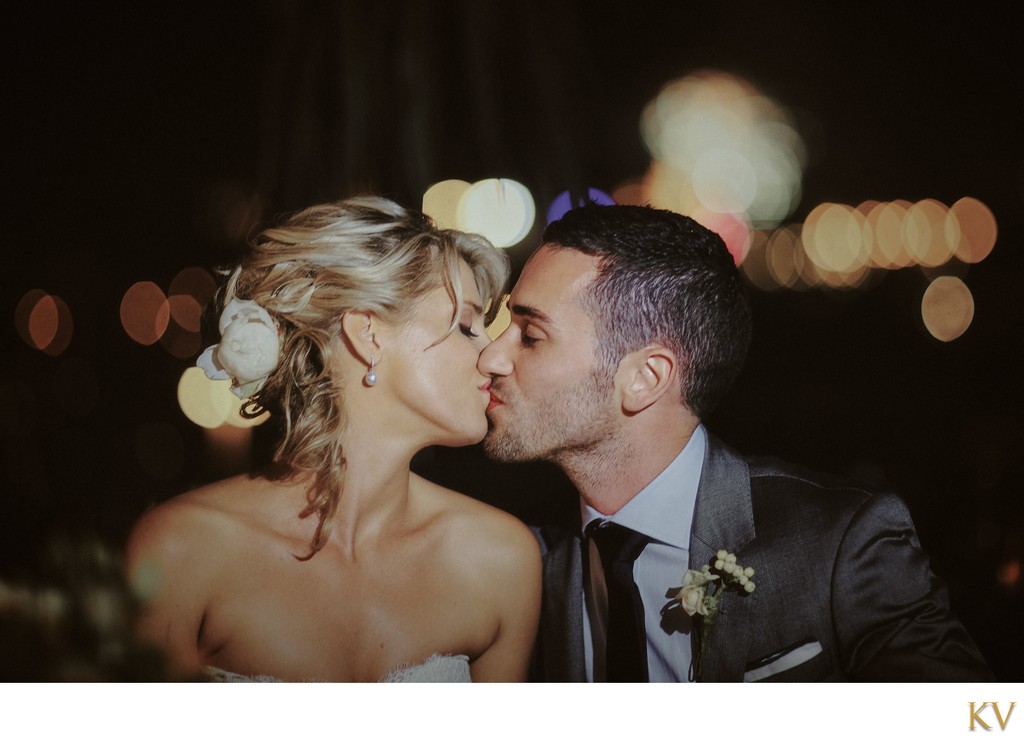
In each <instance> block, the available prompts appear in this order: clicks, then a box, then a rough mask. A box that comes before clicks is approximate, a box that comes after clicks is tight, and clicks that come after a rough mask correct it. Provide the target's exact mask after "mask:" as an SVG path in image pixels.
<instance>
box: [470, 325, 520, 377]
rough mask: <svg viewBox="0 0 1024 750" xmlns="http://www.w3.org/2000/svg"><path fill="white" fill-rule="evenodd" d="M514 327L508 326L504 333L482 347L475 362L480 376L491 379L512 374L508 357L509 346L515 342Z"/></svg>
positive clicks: (510, 361) (510, 360) (510, 359)
mask: <svg viewBox="0 0 1024 750" xmlns="http://www.w3.org/2000/svg"><path fill="white" fill-rule="evenodd" d="M513 328H514V326H509V327H508V328H506V329H505V331H504V332H503V333H502V334H501V335H500V336H498V338H496V339H494V341H492V342H491V343H489V344H488V345H487V346H485V347H484V350H483V351H482V352H480V357H479V359H477V361H476V369H478V370H479V371H480V373H481V374H483V375H487V376H489V377H492V378H496V377H501V376H503V375H510V374H511V373H512V358H511V356H509V355H510V351H509V350H510V344H511V342H513V341H514V340H515V338H514V336H515V334H514V332H513Z"/></svg>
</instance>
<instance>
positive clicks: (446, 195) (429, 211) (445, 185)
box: [423, 180, 470, 229]
mask: <svg viewBox="0 0 1024 750" xmlns="http://www.w3.org/2000/svg"><path fill="white" fill-rule="evenodd" d="M469 188H470V184H469V183H468V182H466V181H465V180H443V181H441V182H438V183H435V184H433V185H431V186H430V187H429V188H427V191H426V192H425V193H424V194H423V213H425V214H426V215H427V216H429V217H430V218H432V219H433V220H434V223H435V224H437V226H438V228H440V229H459V228H460V227H459V201H461V200H462V196H463V195H465V194H466V191H467V190H469Z"/></svg>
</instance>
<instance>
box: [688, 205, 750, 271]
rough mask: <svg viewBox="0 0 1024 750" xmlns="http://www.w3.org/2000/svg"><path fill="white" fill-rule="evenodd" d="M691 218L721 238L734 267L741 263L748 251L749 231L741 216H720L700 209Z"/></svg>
mask: <svg viewBox="0 0 1024 750" xmlns="http://www.w3.org/2000/svg"><path fill="white" fill-rule="evenodd" d="M691 218H692V219H693V220H694V221H696V222H697V223H698V224H700V225H701V226H704V227H707V228H708V229H710V230H711V231H712V232H714V233H715V234H717V235H718V236H719V237H721V238H722V241H723V242H724V243H725V246H726V247H727V248H728V249H729V252H730V253H731V254H732V259H733V261H735V263H736V265H740V264H741V263H742V262H743V258H744V256H746V254H747V251H748V250H749V249H750V231H751V230H750V226H749V225H748V224H747V222H746V220H745V219H744V217H743V215H742V214H720V213H716V212H714V211H708V210H706V209H700V210H697V211H695V212H694V213H693V216H692V217H691Z"/></svg>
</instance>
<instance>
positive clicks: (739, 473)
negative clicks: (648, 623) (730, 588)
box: [689, 433, 755, 682]
mask: <svg viewBox="0 0 1024 750" xmlns="http://www.w3.org/2000/svg"><path fill="white" fill-rule="evenodd" d="M754 535H755V534H754V511H753V508H752V506H751V503H750V472H749V469H748V467H747V462H746V461H745V460H744V459H743V458H742V457H741V456H740V455H739V454H737V453H735V452H734V451H732V450H731V449H730V448H729V447H727V446H726V445H725V444H724V443H722V442H721V441H719V440H718V439H717V438H715V437H714V436H713V435H711V434H710V433H708V446H707V453H706V455H705V457H704V465H703V468H702V469H701V478H700V485H699V487H698V488H697V503H696V507H695V508H694V512H693V524H692V526H691V528H690V555H689V565H690V568H692V569H694V570H697V569H699V568H700V567H701V566H702V565H706V564H708V563H709V562H710V560H711V559H712V557H714V555H715V554H716V553H717V552H718V550H720V549H725V550H728V551H729V552H732V553H734V554H736V555H737V556H738V557H739V558H740V560H741V561H742V559H743V557H742V555H741V554H740V553H741V551H742V550H743V548H744V547H745V546H746V545H747V544H749V543H750V542H751V541H752V540H753V539H754ZM750 602H751V597H740V596H736V595H732V594H726V595H725V596H724V597H723V599H722V611H721V612H720V614H719V616H718V620H717V621H716V622H715V625H714V627H713V628H712V630H711V634H710V637H709V638H708V643H707V649H706V651H705V653H704V668H703V674H702V675H701V681H703V682H734V681H736V682H738V681H742V679H743V671H744V667H745V664H746V654H747V643H748V641H749V639H750V625H749V624H747V623H744V622H743V621H744V619H745V616H746V614H747V613H748V612H749V608H750ZM692 643H693V648H694V649H696V648H698V644H697V641H696V640H694V641H693V642H692ZM694 653H695V654H696V650H695V651H694Z"/></svg>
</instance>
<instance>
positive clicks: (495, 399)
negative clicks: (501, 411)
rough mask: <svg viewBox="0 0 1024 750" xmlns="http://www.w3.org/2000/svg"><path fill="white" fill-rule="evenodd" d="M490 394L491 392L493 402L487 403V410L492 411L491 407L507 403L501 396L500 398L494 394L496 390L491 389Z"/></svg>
mask: <svg viewBox="0 0 1024 750" xmlns="http://www.w3.org/2000/svg"><path fill="white" fill-rule="evenodd" d="M490 394H491V402H490V403H489V404H487V411H490V410H491V409H493V408H495V407H496V406H501V405H502V404H504V403H505V402H504V401H502V400H501V399H500V398H498V397H497V396H495V395H494V391H491V392H490Z"/></svg>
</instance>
